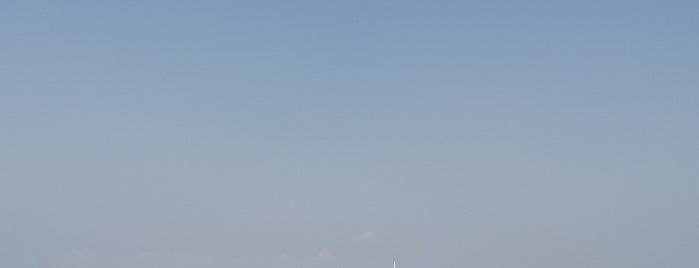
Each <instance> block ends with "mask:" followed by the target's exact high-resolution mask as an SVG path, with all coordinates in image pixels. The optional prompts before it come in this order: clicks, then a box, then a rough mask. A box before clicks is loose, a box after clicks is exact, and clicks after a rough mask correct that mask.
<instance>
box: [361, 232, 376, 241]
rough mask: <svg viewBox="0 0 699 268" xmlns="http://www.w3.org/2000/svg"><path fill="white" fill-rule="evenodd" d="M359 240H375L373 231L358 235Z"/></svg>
mask: <svg viewBox="0 0 699 268" xmlns="http://www.w3.org/2000/svg"><path fill="white" fill-rule="evenodd" d="M359 240H362V241H376V234H375V233H373V232H364V233H362V234H361V235H359Z"/></svg>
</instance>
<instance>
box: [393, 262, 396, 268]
mask: <svg viewBox="0 0 699 268" xmlns="http://www.w3.org/2000/svg"><path fill="white" fill-rule="evenodd" d="M393 268H396V261H395V260H393Z"/></svg>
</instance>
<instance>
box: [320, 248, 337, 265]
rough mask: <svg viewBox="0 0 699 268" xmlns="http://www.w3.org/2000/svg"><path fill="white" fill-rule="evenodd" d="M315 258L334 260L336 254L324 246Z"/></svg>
mask: <svg viewBox="0 0 699 268" xmlns="http://www.w3.org/2000/svg"><path fill="white" fill-rule="evenodd" d="M315 260H316V261H320V262H333V261H335V255H333V253H332V252H330V250H329V249H327V248H324V249H322V250H320V251H319V252H318V254H316V257H315Z"/></svg>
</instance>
